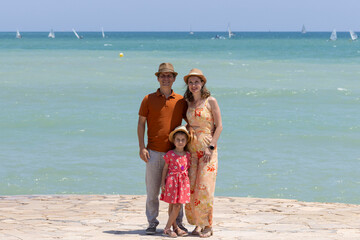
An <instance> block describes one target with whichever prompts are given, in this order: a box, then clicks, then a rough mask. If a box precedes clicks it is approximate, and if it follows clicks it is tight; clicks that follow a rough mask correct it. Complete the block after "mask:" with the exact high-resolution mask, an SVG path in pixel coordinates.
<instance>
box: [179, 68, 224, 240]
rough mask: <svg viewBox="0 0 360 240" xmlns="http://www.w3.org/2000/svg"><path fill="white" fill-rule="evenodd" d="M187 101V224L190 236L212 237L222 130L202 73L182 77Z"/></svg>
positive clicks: (213, 100)
mask: <svg viewBox="0 0 360 240" xmlns="http://www.w3.org/2000/svg"><path fill="white" fill-rule="evenodd" d="M184 81H185V83H186V84H187V90H186V92H185V94H184V98H185V99H186V101H187V102H188V110H187V113H186V117H187V119H188V122H189V125H190V131H191V132H192V134H193V140H192V141H191V142H190V143H189V144H188V147H189V151H190V153H191V166H190V171H189V178H190V203H188V204H186V207H185V211H186V217H187V219H188V222H189V223H190V224H191V225H195V226H196V227H195V229H194V230H193V231H192V234H193V235H199V236H200V237H210V236H212V235H213V229H212V223H213V221H212V219H213V203H214V192H215V181H216V175H217V168H218V160H217V141H218V139H219V137H220V133H221V131H222V122H221V114H220V108H219V105H218V103H217V101H216V99H215V98H214V97H211V96H210V92H209V91H208V90H207V89H206V87H205V84H206V77H205V76H204V75H203V73H202V72H201V70H199V69H196V68H194V69H192V70H191V71H190V73H189V74H188V75H186V76H185V77H184Z"/></svg>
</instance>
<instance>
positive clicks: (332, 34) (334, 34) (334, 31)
mask: <svg viewBox="0 0 360 240" xmlns="http://www.w3.org/2000/svg"><path fill="white" fill-rule="evenodd" d="M336 39H337V34H336V29H334V30H333V31H332V33H331V36H330V40H331V41H336Z"/></svg>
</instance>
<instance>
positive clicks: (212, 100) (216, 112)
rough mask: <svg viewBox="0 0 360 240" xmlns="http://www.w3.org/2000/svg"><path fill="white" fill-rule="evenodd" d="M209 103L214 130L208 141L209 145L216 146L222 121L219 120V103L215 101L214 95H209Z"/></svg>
mask: <svg viewBox="0 0 360 240" xmlns="http://www.w3.org/2000/svg"><path fill="white" fill-rule="evenodd" d="M209 104H210V106H211V109H212V114H213V118H214V123H215V132H214V135H213V138H212V140H211V142H210V145H212V146H216V145H217V141H218V140H219V137H220V134H221V132H222V129H223V127H222V121H221V112H220V107H219V104H218V103H217V101H216V99H215V98H214V97H209Z"/></svg>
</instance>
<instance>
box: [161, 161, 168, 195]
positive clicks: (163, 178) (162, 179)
mask: <svg viewBox="0 0 360 240" xmlns="http://www.w3.org/2000/svg"><path fill="white" fill-rule="evenodd" d="M168 168H169V164H167V163H165V165H164V168H163V171H162V175H161V191H165V179H166V175H167V173H168Z"/></svg>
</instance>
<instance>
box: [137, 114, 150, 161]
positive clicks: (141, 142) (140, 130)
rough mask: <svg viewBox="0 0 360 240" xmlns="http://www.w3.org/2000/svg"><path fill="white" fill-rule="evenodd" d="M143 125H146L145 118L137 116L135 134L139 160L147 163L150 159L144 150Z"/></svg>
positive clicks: (147, 152)
mask: <svg viewBox="0 0 360 240" xmlns="http://www.w3.org/2000/svg"><path fill="white" fill-rule="evenodd" d="M145 124H146V117H143V116H139V121H138V128H137V134H138V139H139V149H140V151H139V155H140V158H141V159H142V160H143V161H144V162H146V163H147V162H148V161H149V159H150V154H149V151H148V150H147V149H146V148H145V141H144V138H145Z"/></svg>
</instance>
